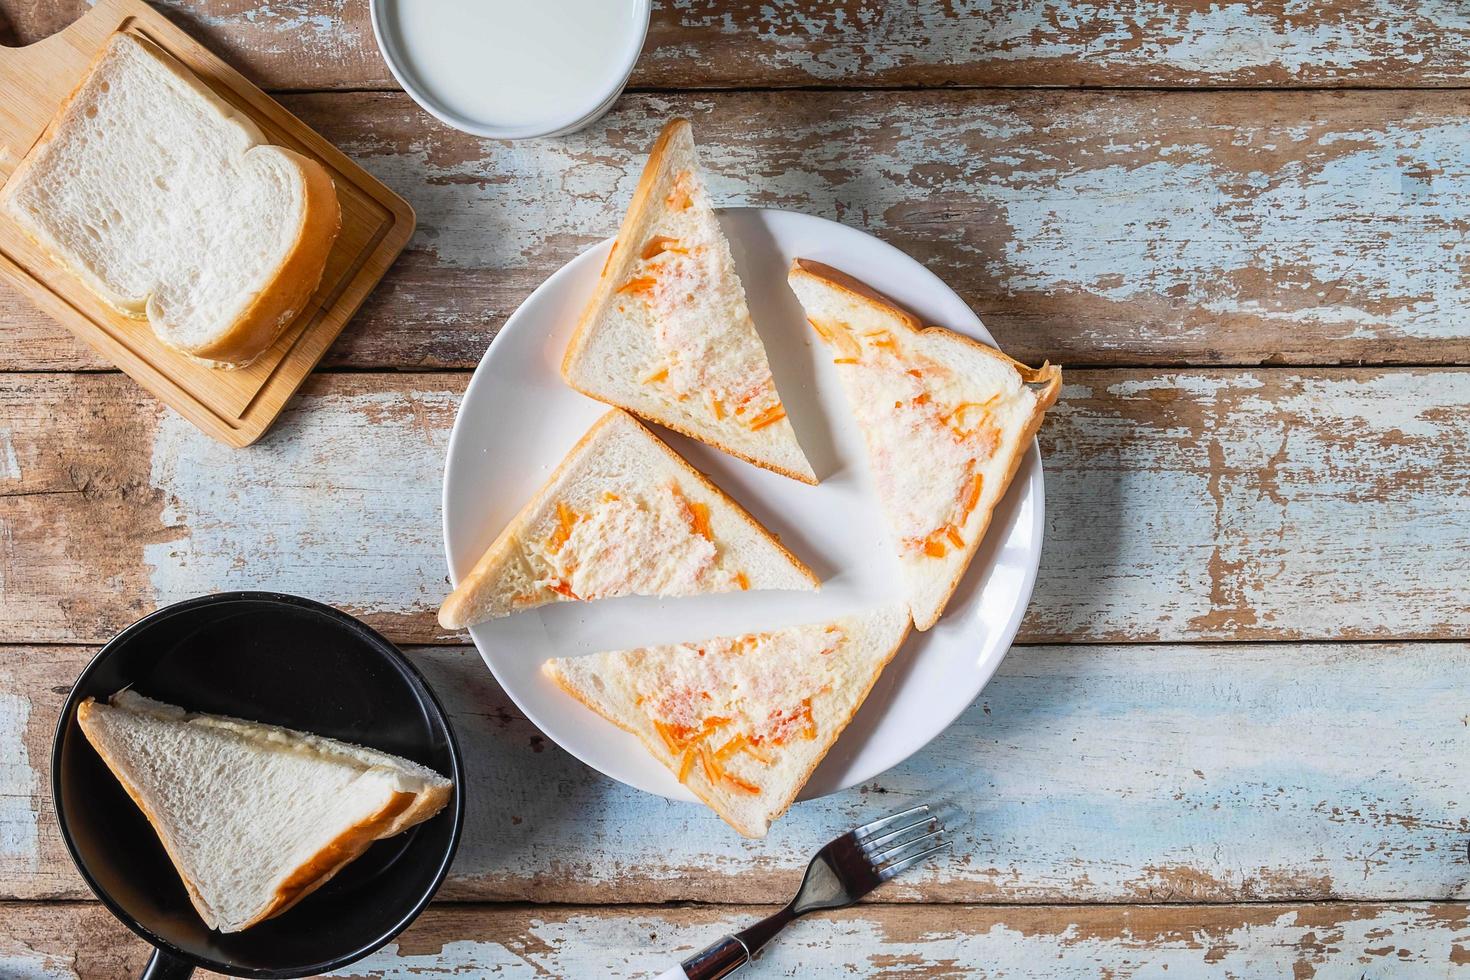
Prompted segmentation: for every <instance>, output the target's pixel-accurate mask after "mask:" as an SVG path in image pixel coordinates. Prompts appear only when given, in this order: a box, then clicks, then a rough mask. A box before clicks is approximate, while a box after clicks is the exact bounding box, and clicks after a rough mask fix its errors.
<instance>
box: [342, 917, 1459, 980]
mask: <svg viewBox="0 0 1470 980" xmlns="http://www.w3.org/2000/svg"><path fill="white" fill-rule="evenodd" d="M1070 911H1071V913H1072V914H1075V915H1076V916H1077V917H1078V918H1079V919H1080V920H1083V921H1085V923H1086V924H1085V925H1084V924H1082V922H1079V923H1076V924H1068V922H1067V919H1066V916H1067V915H1068V914H1069V910H1066V909H1045V910H1038V912H1037V913H1031V914H1029V915H1024V914H1019V913H1017V912H1016V911H1015V910H998V911H997V912H995V913H984V912H979V913H977V911H976V910H971V909H963V908H950V909H946V910H943V911H940V910H934V909H930V910H914V911H912V912H909V911H897V910H882V911H876V910H874V911H861V912H849V913H845V914H839V915H836V916H813V917H810V918H806V919H802V920H800V921H798V922H797V923H795V924H794V925H792V926H790V927H788V928H787V929H786V931H784V932H783V933H782V934H781V936H780V937H779V938H778V939H777V940H776V941H775V942H773V943H772V944H771V945H770V946H769V947H767V949H766V950H765V951H764V952H763V953H762V955H761V957H760V960H759V965H758V968H759V970H760V972H761V974H762V975H765V976H773V977H774V976H800V977H810V978H813V980H827V978H830V980H839V978H841V980H850V978H853V977H892V976H905V977H914V978H929V980H938V978H952V980H963V978H966V977H972V976H976V975H977V974H976V972H975V971H976V969H977V968H981V967H982V966H983V972H984V975H985V976H993V977H1009V978H1027V980H1029V978H1037V980H1039V978H1072V977H1076V978H1084V977H1086V978H1093V977H1098V976H1103V977H1109V978H1113V980H1124V978H1143V977H1150V978H1152V977H1171V976H1184V977H1191V976H1201V975H1206V974H1208V975H1210V976H1222V977H1235V976H1245V977H1265V976H1292V975H1295V976H1313V975H1316V976H1354V977H1356V976H1359V975H1361V974H1363V973H1364V966H1363V965H1362V964H1364V963H1371V962H1373V961H1374V960H1373V957H1374V955H1375V950H1380V949H1381V948H1382V947H1383V946H1384V945H1385V943H1386V944H1387V945H1388V946H1389V948H1390V950H1392V951H1394V952H1393V955H1392V957H1391V959H1390V960H1389V962H1391V963H1392V971H1393V972H1392V975H1393V976H1394V977H1404V978H1409V980H1418V978H1442V977H1445V976H1448V975H1449V970H1450V967H1449V963H1450V957H1451V956H1453V955H1454V954H1453V951H1452V950H1453V948H1454V947H1453V942H1454V940H1455V938H1456V935H1457V930H1456V929H1455V928H1454V926H1453V925H1451V924H1449V923H1446V922H1443V921H1438V920H1436V919H1435V917H1434V916H1433V915H1432V914H1429V913H1428V912H1427V910H1421V909H1418V908H1413V907H1408V908H1402V909H1383V910H1381V911H1379V912H1378V913H1377V914H1374V915H1363V916H1351V915H1350V916H1347V917H1345V918H1341V919H1339V920H1337V921H1334V922H1331V923H1329V924H1319V923H1318V922H1317V921H1316V917H1315V916H1314V914H1313V913H1311V912H1308V911H1303V912H1298V911H1295V910H1283V909H1279V908H1276V909H1267V910H1263V913H1262V914H1261V915H1258V916H1252V917H1248V918H1246V920H1245V921H1243V922H1241V921H1237V922H1235V923H1218V922H1216V921H1208V922H1204V921H1202V922H1201V923H1200V924H1199V925H1198V926H1196V927H1194V928H1189V927H1188V926H1187V925H1185V924H1184V923H1185V922H1187V921H1188V919H1187V918H1186V916H1185V915H1181V916H1180V918H1181V919H1183V920H1184V922H1181V926H1182V928H1179V929H1178V930H1177V931H1172V932H1169V933H1165V934H1163V935H1157V936H1149V935H1144V936H1140V935H1135V934H1134V932H1133V930H1132V929H1131V928H1130V927H1129V926H1128V925H1127V924H1123V925H1122V926H1121V928H1120V927H1119V926H1118V925H1117V924H1113V925H1111V927H1108V926H1102V927H1101V928H1099V926H1101V925H1102V924H1101V923H1099V922H1098V921H1097V920H1098V916H1097V915H1096V914H1095V912H1093V911H1091V910H1087V911H1079V910H1070ZM755 914H757V913H755V912H752V913H745V914H728V913H718V914H714V915H700V916H698V918H697V919H695V920H694V921H692V922H691V921H688V918H687V917H686V918H684V919H681V918H680V917H678V916H677V913H664V914H648V913H646V912H642V911H632V910H629V911H623V912H611V913H602V914H596V915H594V914H570V915H568V914H565V913H561V914H557V915H555V916H552V915H537V916H533V917H532V918H531V919H530V921H529V923H528V924H527V926H526V927H525V928H524V931H520V930H518V931H517V934H515V935H514V936H513V937H507V938H498V939H483V940H457V939H456V940H449V941H445V942H443V943H442V944H440V945H439V946H438V948H437V949H432V950H426V951H424V952H421V953H420V952H417V951H415V952H409V951H406V950H403V949H401V948H400V946H399V944H396V943H395V944H390V945H389V946H387V947H385V948H384V949H383V950H380V951H379V952H377V953H375V954H373V955H372V956H370V957H368V958H367V959H365V960H363V961H361V962H360V963H358V964H356V965H354V966H353V967H350V968H348V969H347V970H344V971H341V972H340V973H339V974H336V975H337V976H353V977H372V978H374V980H413V978H418V977H422V976H426V975H432V976H487V975H493V976H497V977H505V978H531V977H593V976H596V977H607V978H609V980H620V978H628V980H632V978H649V977H653V976H654V975H655V974H659V973H661V972H662V971H663V970H664V969H667V968H668V967H670V966H672V965H674V964H675V963H676V962H677V961H678V959H679V958H681V957H683V956H687V955H689V954H690V953H691V952H693V951H694V950H697V949H699V948H701V947H702V946H704V945H705V944H707V943H709V942H712V941H714V940H715V939H718V938H719V937H720V936H721V935H723V934H727V933H729V932H731V931H734V930H736V929H739V928H741V927H742V926H743V925H746V924H748V923H749V922H750V921H751V919H752V918H753V917H754V915H755ZM1008 916H1013V917H1015V918H1016V919H1022V918H1026V919H1030V920H1033V921H1030V922H1028V923H1027V924H1026V925H1025V926H1020V924H1019V923H1017V926H1018V927H1013V926H1012V925H1010V924H1009V923H1006V922H1005V921H995V920H996V919H1002V920H1004V918H1006V917H1008ZM1041 916H1044V917H1045V918H1044V919H1042V923H1044V925H1043V924H1042V923H1038V922H1036V921H1034V920H1035V919H1037V918H1038V917H1041ZM1038 926H1040V927H1039V928H1038ZM405 945H407V943H405ZM1319 970H1323V971H1326V972H1318V971H1319ZM1367 974H1368V975H1377V974H1375V973H1374V971H1373V968H1372V967H1368V968H1367ZM1385 975H1386V974H1385Z"/></svg>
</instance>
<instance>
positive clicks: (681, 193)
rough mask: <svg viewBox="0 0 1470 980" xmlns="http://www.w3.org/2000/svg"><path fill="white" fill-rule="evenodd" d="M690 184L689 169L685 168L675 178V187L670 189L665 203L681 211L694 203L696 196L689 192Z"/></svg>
mask: <svg viewBox="0 0 1470 980" xmlns="http://www.w3.org/2000/svg"><path fill="white" fill-rule="evenodd" d="M688 185H689V171H687V170H685V171H682V172H681V173H680V174H679V176H677V177H675V178H674V189H673V190H671V191H669V193H668V196H667V197H665V198H664V203H666V204H667V205H668V206H669V207H671V208H676V209H677V210H680V211H683V210H684V209H685V208H687V207H689V205H691V204H693V203H694V198H693V197H691V196H690V194H689V186H688Z"/></svg>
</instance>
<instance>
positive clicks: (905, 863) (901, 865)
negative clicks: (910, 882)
mask: <svg viewBox="0 0 1470 980" xmlns="http://www.w3.org/2000/svg"><path fill="white" fill-rule="evenodd" d="M950 843H951V842H950V841H947V840H942V841H940V842H939V843H938V844H935V845H934V846H933V847H931V848H929V849H928V850H927V851H920V852H919V853H918V854H915V855H913V856H911V857H906V858H904V859H903V860H902V861H895V862H894V863H893V864H890V865H888V866H887V867H886V868H883V869H882V870H880V871H879V872H878V880H879V881H887V880H888V879H890V878H892V877H893V876H894V875H896V874H898V873H899V872H901V871H906V870H908V869H909V868H912V867H913V866H914V865H916V864H918V863H919V862H920V861H922V860H924V859H925V858H926V857H928V856H929V855H931V854H933V853H934V852H936V851H942V850H944V849H945V848H946V847H948V846H949V845H950Z"/></svg>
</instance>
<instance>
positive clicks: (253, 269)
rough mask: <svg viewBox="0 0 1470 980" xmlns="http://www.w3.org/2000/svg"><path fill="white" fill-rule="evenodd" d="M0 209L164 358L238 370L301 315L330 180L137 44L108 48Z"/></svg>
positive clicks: (330, 206)
mask: <svg viewBox="0 0 1470 980" xmlns="http://www.w3.org/2000/svg"><path fill="white" fill-rule="evenodd" d="M0 211H3V213H4V214H5V215H6V216H8V217H10V218H11V219H12V220H14V221H15V223H16V224H17V225H18V226H19V227H20V228H21V229H22V230H23V231H25V232H26V233H27V234H28V235H29V236H30V237H31V238H33V239H34V240H35V241H36V242H37V243H38V244H39V245H40V246H41V247H42V248H43V249H44V250H45V251H46V252H48V253H49V254H50V255H51V256H52V257H53V258H54V259H55V260H56V261H57V262H58V263H59V264H60V265H61V266H62V267H64V268H65V269H66V270H67V271H68V272H70V273H71V275H73V276H75V277H76V278H77V279H78V280H80V281H81V282H82V283H83V284H84V285H85V286H87V288H88V289H90V290H91V291H92V292H94V293H96V294H97V296H98V297H100V298H101V299H102V300H103V301H105V302H106V303H108V304H109V305H111V306H112V307H114V308H115V309H117V310H118V311H120V312H122V313H123V314H125V315H127V316H131V317H139V318H143V317H146V318H147V319H148V321H149V323H150V324H151V325H152V327H153V331H154V333H155V334H157V336H158V338H159V339H160V340H162V341H163V342H164V343H166V344H168V345H170V346H171V347H174V348H177V349H178V350H180V351H182V352H183V353H185V354H187V355H189V356H191V357H194V358H197V359H199V360H202V361H206V362H210V363H212V364H214V365H215V366H220V367H238V366H242V365H245V364H248V363H249V362H250V361H252V360H254V359H255V358H256V357H257V356H259V355H260V354H261V352H263V351H264V350H265V349H266V348H268V347H269V346H270V345H271V344H272V342H274V341H275V339H276V337H277V336H278V335H279V334H280V333H281V331H282V330H284V329H285V328H286V326H287V325H288V324H290V323H291V321H292V320H293V319H295V317H296V315H297V314H298V313H299V312H301V310H302V309H303V308H304V307H305V306H306V304H307V302H308V300H309V299H310V297H311V294H312V292H313V291H315V289H316V287H317V285H318V283H319V282H320V281H321V277H322V270H323V268H324V267H325V266H326V261H327V253H328V252H330V251H331V248H332V242H333V241H334V240H335V239H336V237H337V231H338V227H339V225H340V212H339V210H338V205H337V194H336V191H335V189H334V188H333V186H332V178H331V177H330V176H329V175H328V174H327V171H326V169H325V168H324V167H323V166H322V165H321V164H320V163H317V162H316V161H315V160H311V159H308V158H307V157H304V156H301V155H300V154H298V153H295V152H292V151H291V150H287V149H284V148H282V147H279V146H271V145H268V144H267V143H266V140H265V137H264V135H262V133H261V132H260V130H259V129H257V128H256V127H255V125H254V124H253V123H252V122H250V120H248V119H247V118H246V117H244V116H243V115H241V114H240V113H239V111H238V110H236V109H235V108H234V107H232V106H231V105H229V104H228V103H226V102H225V101H223V100H222V99H220V98H219V97H218V96H217V95H215V94H214V93H213V92H212V91H211V90H210V89H209V88H208V87H207V86H206V85H204V83H203V82H201V81H200V80H199V79H198V78H197V77H195V76H194V74H193V73H192V72H190V71H189V70H188V69H187V68H185V67H184V66H183V65H181V64H179V63H178V62H177V61H175V60H174V59H173V58H172V57H170V56H169V55H168V54H167V53H165V52H164V51H162V50H160V49H159V48H158V47H156V46H155V45H153V44H152V43H151V42H149V41H147V40H146V39H144V38H142V37H139V36H137V35H135V34H127V33H119V34H116V35H114V36H113V38H112V40H111V41H109V42H108V44H107V46H106V47H105V48H104V49H103V51H102V53H101V55H99V56H98V59H97V60H96V62H95V63H94V64H93V66H92V68H91V70H90V72H89V73H88V74H87V76H86V77H85V78H84V79H83V80H82V83H81V85H80V86H79V87H78V88H77V90H76V91H75V92H74V93H73V94H72V96H71V98H70V100H69V101H68V102H67V103H65V105H63V107H62V109H61V110H60V112H59V113H58V114H57V116H56V118H55V119H54V120H53V121H52V123H51V125H50V127H49V128H48V129H47V131H46V133H45V134H44V135H43V136H42V138H41V141H40V142H39V143H37V144H36V146H35V147H34V148H32V149H31V151H30V152H29V153H28V154H27V155H26V157H25V159H24V160H23V161H22V162H21V165H20V167H19V168H18V169H17V170H16V171H15V173H14V174H13V175H12V176H11V178H10V180H9V181H7V182H6V184H5V187H4V188H3V190H0Z"/></svg>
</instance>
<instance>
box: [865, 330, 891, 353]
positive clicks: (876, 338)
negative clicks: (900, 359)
mask: <svg viewBox="0 0 1470 980" xmlns="http://www.w3.org/2000/svg"><path fill="white" fill-rule="evenodd" d="M863 336H864V337H866V338H868V339H869V340H871V341H872V342H873V346H874V347H882V348H886V349H888V350H897V349H898V341H897V340H894V339H893V334H892V332H890V331H888V330H869V331H868V332H867V333H865V334H863Z"/></svg>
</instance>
